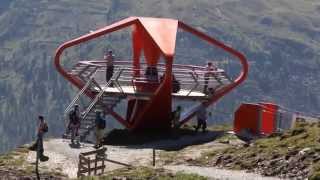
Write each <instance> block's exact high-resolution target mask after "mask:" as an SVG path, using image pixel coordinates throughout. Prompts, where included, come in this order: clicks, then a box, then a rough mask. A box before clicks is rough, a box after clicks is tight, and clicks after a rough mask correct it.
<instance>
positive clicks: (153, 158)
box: [152, 148, 156, 166]
mask: <svg viewBox="0 0 320 180" xmlns="http://www.w3.org/2000/svg"><path fill="white" fill-rule="evenodd" d="M152 165H153V166H156V150H155V149H154V148H153V149H152Z"/></svg>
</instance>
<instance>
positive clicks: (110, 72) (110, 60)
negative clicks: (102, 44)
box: [103, 50, 114, 87]
mask: <svg viewBox="0 0 320 180" xmlns="http://www.w3.org/2000/svg"><path fill="white" fill-rule="evenodd" d="M103 59H104V60H105V61H106V64H107V69H106V82H109V81H110V79H111V78H112V76H113V69H114V65H113V63H114V55H113V52H112V50H108V53H106V54H105V55H104V56H103ZM109 86H110V87H112V86H113V84H112V83H110V85H109Z"/></svg>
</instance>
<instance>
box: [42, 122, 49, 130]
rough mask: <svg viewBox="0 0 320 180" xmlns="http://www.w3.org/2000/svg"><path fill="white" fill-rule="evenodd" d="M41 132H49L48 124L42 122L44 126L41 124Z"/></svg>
mask: <svg viewBox="0 0 320 180" xmlns="http://www.w3.org/2000/svg"><path fill="white" fill-rule="evenodd" d="M42 130H43V132H45V133H46V132H48V130H49V127H48V124H47V123H46V122H44V124H43V129H42Z"/></svg>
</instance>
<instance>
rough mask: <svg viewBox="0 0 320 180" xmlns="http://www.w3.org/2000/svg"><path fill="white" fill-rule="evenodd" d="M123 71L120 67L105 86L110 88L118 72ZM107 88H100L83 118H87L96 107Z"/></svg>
mask: <svg viewBox="0 0 320 180" xmlns="http://www.w3.org/2000/svg"><path fill="white" fill-rule="evenodd" d="M120 73H121V69H119V70H118V71H117V73H114V74H113V76H112V77H111V79H110V80H109V81H108V82H107V83H106V84H105V87H106V88H108V87H109V85H110V84H111V83H112V81H113V79H114V77H116V76H118V74H120ZM104 91H105V88H100V91H99V94H97V95H96V96H95V98H94V99H93V101H92V102H91V104H90V105H89V106H88V107H87V109H86V110H85V112H84V114H83V116H82V119H85V118H86V117H87V115H88V114H89V112H90V111H91V110H92V108H93V107H94V105H95V104H96V103H97V102H98V101H99V99H100V98H101V96H102V95H103V94H104Z"/></svg>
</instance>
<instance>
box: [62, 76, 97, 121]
mask: <svg viewBox="0 0 320 180" xmlns="http://www.w3.org/2000/svg"><path fill="white" fill-rule="evenodd" d="M93 80H94V77H91V78H90V79H89V81H87V83H86V84H85V85H84V86H83V88H82V89H81V90H80V91H79V92H78V93H77V94H76V96H75V97H74V98H73V100H72V101H71V103H70V104H69V105H68V106H67V108H66V109H65V110H64V115H66V114H67V113H68V112H69V111H70V109H71V108H72V107H73V106H74V105H75V103H76V102H77V101H78V100H79V98H80V96H81V95H82V94H83V93H84V92H85V90H86V89H87V88H88V87H89V86H90V84H91V83H92V82H93Z"/></svg>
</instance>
